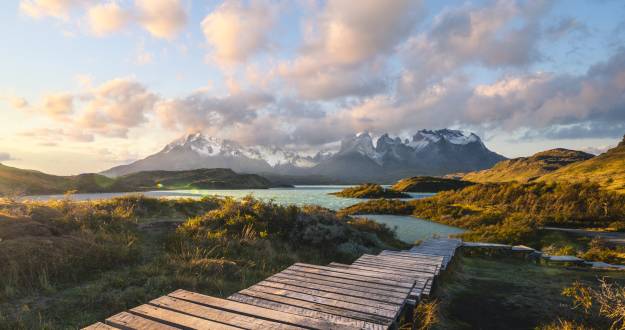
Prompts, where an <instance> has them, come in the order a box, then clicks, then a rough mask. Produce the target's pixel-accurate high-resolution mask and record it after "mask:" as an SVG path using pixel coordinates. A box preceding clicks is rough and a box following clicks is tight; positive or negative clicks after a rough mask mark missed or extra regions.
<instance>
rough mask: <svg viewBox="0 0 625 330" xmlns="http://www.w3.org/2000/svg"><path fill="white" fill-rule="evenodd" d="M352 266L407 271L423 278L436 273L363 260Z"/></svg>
mask: <svg viewBox="0 0 625 330" xmlns="http://www.w3.org/2000/svg"><path fill="white" fill-rule="evenodd" d="M352 267H364V268H370V269H372V270H377V271H383V270H385V271H394V272H405V274H406V275H407V276H411V277H414V278H422V279H427V278H431V277H434V276H435V275H436V273H430V272H422V271H419V270H415V269H411V268H401V267H393V266H389V265H384V264H374V263H368V262H361V261H357V262H354V264H353V265H352Z"/></svg>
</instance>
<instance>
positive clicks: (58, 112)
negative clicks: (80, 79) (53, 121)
mask: <svg viewBox="0 0 625 330" xmlns="http://www.w3.org/2000/svg"><path fill="white" fill-rule="evenodd" d="M42 110H43V112H45V113H46V114H47V115H48V116H50V117H54V118H58V119H66V118H67V117H68V116H69V115H71V114H72V113H73V112H74V96H73V95H71V94H69V93H57V94H48V95H46V96H45V97H44V99H43V105H42Z"/></svg>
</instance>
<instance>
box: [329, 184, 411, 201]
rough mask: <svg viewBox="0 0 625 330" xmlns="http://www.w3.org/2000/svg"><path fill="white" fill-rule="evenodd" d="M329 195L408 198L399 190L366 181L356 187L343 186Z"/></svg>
mask: <svg viewBox="0 0 625 330" xmlns="http://www.w3.org/2000/svg"><path fill="white" fill-rule="evenodd" d="M330 194H331V195H335V196H339V197H347V198H409V197H410V195H408V194H406V193H403V192H401V191H396V190H393V189H387V188H384V187H382V186H381V185H379V184H375V183H366V184H363V185H359V186H356V187H350V188H345V189H343V190H341V191H339V192H335V193H330Z"/></svg>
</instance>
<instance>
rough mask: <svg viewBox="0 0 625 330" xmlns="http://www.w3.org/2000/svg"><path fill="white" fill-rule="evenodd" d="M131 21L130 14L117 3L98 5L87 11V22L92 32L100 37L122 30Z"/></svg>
mask: <svg viewBox="0 0 625 330" xmlns="http://www.w3.org/2000/svg"><path fill="white" fill-rule="evenodd" d="M130 19H131V16H130V13H128V12H127V11H126V10H125V9H123V8H121V7H120V6H119V4H117V3H115V2H109V3H103V4H97V5H94V6H92V7H90V8H89V10H88V11H87V20H88V22H89V26H90V28H91V31H92V32H93V33H94V34H95V35H98V36H104V35H108V34H111V33H114V32H118V31H120V30H122V29H123V28H125V27H126V25H127V24H128V23H129V21H130Z"/></svg>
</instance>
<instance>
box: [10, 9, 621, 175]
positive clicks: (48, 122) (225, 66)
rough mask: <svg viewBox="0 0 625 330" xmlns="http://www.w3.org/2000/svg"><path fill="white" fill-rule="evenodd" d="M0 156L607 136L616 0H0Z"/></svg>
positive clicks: (612, 136) (46, 158)
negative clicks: (450, 134) (175, 143)
mask: <svg viewBox="0 0 625 330" xmlns="http://www.w3.org/2000/svg"><path fill="white" fill-rule="evenodd" d="M0 27H1V28H0V41H1V42H2V47H1V50H0V116H1V117H0V162H1V163H3V164H6V165H10V166H16V167H21V168H29V169H36V170H40V171H45V172H48V173H52V174H61V175H69V174H77V173H83V172H98V171H102V170H105V169H108V168H110V167H112V166H115V165H120V164H125V163H128V162H130V161H133V160H136V159H140V158H142V157H145V156H147V155H150V154H153V153H155V152H158V151H159V150H160V149H162V148H163V147H164V145H166V144H167V143H169V142H170V141H172V140H174V139H176V138H178V137H180V136H181V135H183V134H186V133H191V132H198V131H200V132H203V133H204V134H206V135H209V136H214V137H218V138H222V139H231V140H235V141H238V142H239V143H241V144H243V145H275V146H279V147H283V148H286V149H290V150H295V151H304V152H306V151H311V150H319V149H327V148H332V147H333V146H336V144H337V143H336V142H337V141H339V140H340V139H342V138H344V137H346V136H349V135H352V134H355V133H357V132H360V131H369V132H371V133H372V134H373V135H380V134H382V133H389V134H391V135H394V136H395V135H396V136H402V137H409V136H410V135H411V134H414V133H415V132H416V131H417V130H419V129H440V128H447V127H448V128H454V129H463V130H468V131H472V132H475V133H477V134H478V135H479V136H481V137H482V139H483V140H484V143H485V144H486V145H487V147H488V148H490V149H491V150H494V151H496V152H498V153H500V154H502V155H504V156H506V157H519V156H527V155H531V154H533V153H535V152H538V151H541V150H545V149H550V148H555V147H565V148H571V149H577V150H584V151H588V152H593V153H600V152H603V151H605V150H606V149H607V148H609V147H611V146H614V145H616V144H617V143H618V141H619V140H621V139H622V137H623V135H624V134H625V2H623V1H618V0H614V1H608V0H592V1H591V0H587V1H586V0H561V1H547V0H531V1H530V0H527V1H521V0H518V1H516V0H492V1H439V0H422V1H421V0H391V1H386V0H384V1H383V0H359V1H352V0H327V1H315V0H301V1H263V0H258V1H191V0H119V1H115V0H108V1H96V0H19V1H11V0H7V1H2V2H1V3H0Z"/></svg>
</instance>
